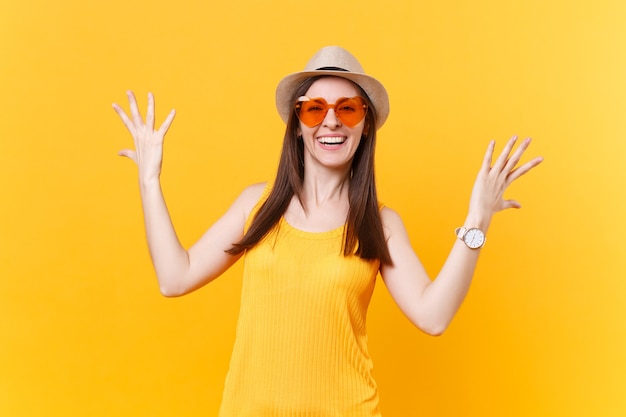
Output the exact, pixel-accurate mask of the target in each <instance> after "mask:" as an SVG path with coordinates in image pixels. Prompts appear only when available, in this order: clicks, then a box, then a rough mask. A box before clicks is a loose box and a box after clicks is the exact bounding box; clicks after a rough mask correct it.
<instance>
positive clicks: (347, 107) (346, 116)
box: [335, 96, 367, 127]
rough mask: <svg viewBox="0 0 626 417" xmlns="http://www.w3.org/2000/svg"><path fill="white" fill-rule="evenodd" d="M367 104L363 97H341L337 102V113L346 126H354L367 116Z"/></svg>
mask: <svg viewBox="0 0 626 417" xmlns="http://www.w3.org/2000/svg"><path fill="white" fill-rule="evenodd" d="M366 110H367V106H366V105H365V100H364V99H363V97H359V96H357V97H352V98H340V99H339V100H337V103H335V114H336V115H337V117H338V118H339V120H341V123H343V124H344V125H346V126H349V127H354V126H356V125H358V124H359V122H360V121H361V120H363V118H364V117H365V111H366Z"/></svg>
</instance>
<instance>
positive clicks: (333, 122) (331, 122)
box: [323, 108, 341, 129]
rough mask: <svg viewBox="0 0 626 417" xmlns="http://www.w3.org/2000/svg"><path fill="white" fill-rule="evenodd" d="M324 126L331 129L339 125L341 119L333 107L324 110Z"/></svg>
mask: <svg viewBox="0 0 626 417" xmlns="http://www.w3.org/2000/svg"><path fill="white" fill-rule="evenodd" d="M323 124H324V126H326V127H329V128H331V129H335V128H338V127H339V126H341V120H339V118H338V117H337V115H336V114H335V109H333V108H329V109H328V111H327V112H326V116H324V123H323Z"/></svg>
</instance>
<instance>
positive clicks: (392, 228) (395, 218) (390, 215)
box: [380, 206, 404, 239]
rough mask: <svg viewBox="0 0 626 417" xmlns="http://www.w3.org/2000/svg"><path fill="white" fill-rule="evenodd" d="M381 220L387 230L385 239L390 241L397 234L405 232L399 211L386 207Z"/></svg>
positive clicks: (381, 212)
mask: <svg viewBox="0 0 626 417" xmlns="http://www.w3.org/2000/svg"><path fill="white" fill-rule="evenodd" d="M380 219H381V220H382V222H383V228H384V229H385V237H386V238H387V239H389V237H391V236H392V235H393V234H394V233H395V232H398V231H401V230H404V223H403V222H402V218H401V217H400V215H399V214H398V212H397V211H395V210H393V209H391V208H389V207H387V206H384V207H383V208H382V209H381V210H380Z"/></svg>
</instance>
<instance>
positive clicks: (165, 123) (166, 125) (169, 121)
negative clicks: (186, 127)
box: [159, 109, 176, 136]
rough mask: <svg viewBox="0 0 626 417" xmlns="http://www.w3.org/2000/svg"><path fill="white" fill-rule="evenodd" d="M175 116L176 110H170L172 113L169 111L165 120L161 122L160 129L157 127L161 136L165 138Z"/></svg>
mask: <svg viewBox="0 0 626 417" xmlns="http://www.w3.org/2000/svg"><path fill="white" fill-rule="evenodd" d="M175 116H176V110H174V109H172V111H170V114H168V115H167V117H166V118H165V121H163V123H162V124H161V127H159V134H160V135H161V136H165V134H166V133H167V131H168V130H169V129H170V125H171V124H172V122H173V121H174V117H175Z"/></svg>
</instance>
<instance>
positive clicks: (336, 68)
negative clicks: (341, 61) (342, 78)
mask: <svg viewBox="0 0 626 417" xmlns="http://www.w3.org/2000/svg"><path fill="white" fill-rule="evenodd" d="M315 71H343V72H350V71H348V70H347V69H344V68H339V67H321V68H317V69H316V70H315Z"/></svg>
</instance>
